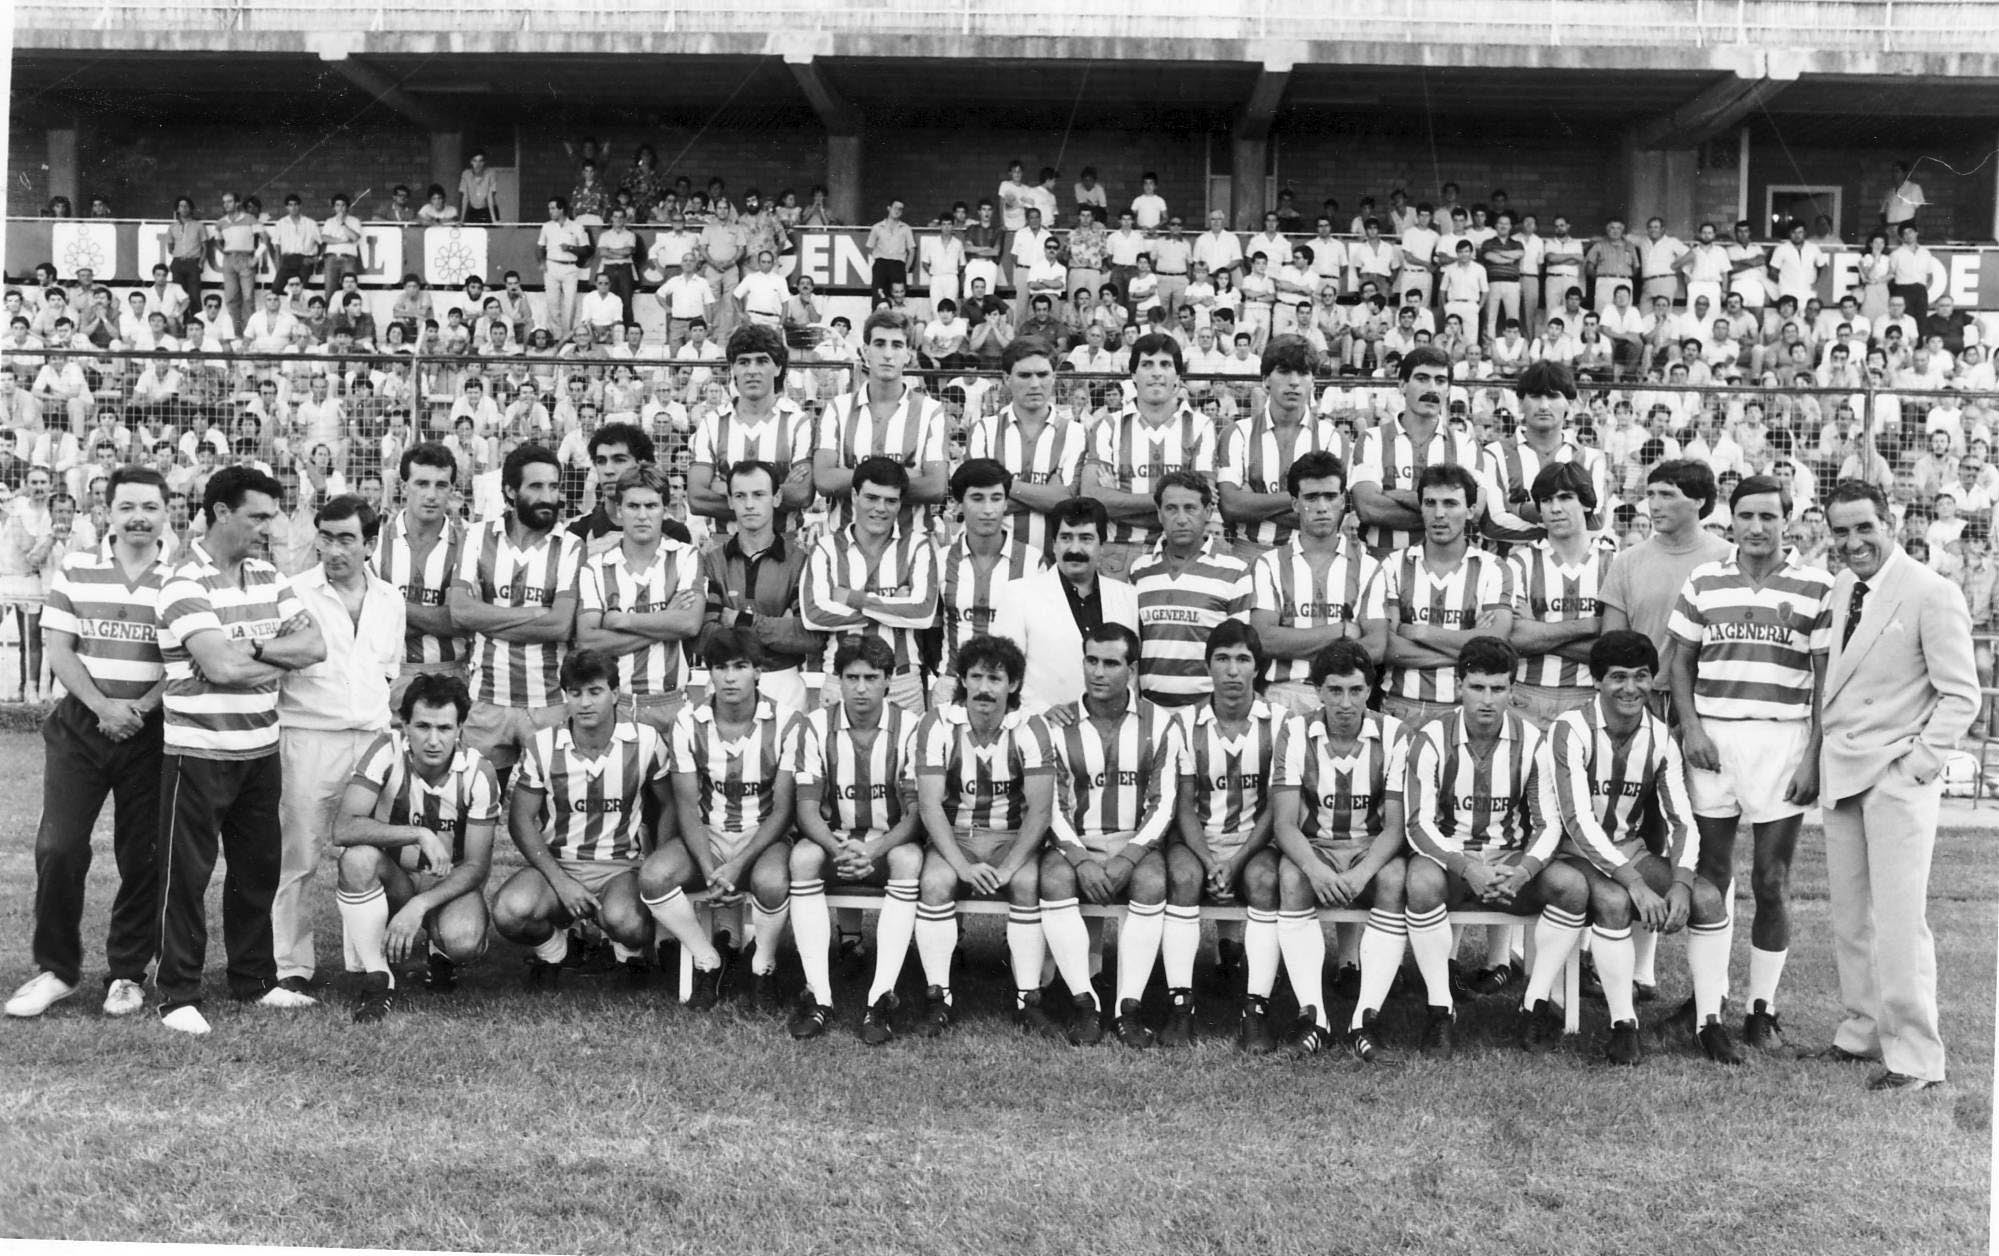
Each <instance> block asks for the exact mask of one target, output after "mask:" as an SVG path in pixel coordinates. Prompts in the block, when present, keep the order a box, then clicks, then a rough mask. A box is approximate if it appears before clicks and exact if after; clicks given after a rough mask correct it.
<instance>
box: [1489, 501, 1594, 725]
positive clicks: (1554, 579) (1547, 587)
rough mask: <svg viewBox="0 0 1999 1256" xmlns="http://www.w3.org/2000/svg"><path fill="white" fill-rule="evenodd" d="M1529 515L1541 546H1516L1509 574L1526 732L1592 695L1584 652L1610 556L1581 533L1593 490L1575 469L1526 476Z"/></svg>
mask: <svg viewBox="0 0 1999 1256" xmlns="http://www.w3.org/2000/svg"><path fill="white" fill-rule="evenodd" d="M1532 492H1533V498H1534V507H1535V515H1536V517H1537V518H1538V519H1539V520H1540V521H1541V526H1542V527H1544V528H1545V529H1546V530H1547V533H1548V535H1547V539H1546V540H1544V541H1539V542H1535V543H1531V544H1525V545H1517V546H1515V547H1514V549H1513V552H1512V554H1510V555H1509V556H1508V557H1507V561H1508V562H1509V563H1510V564H1512V567H1513V627H1512V631H1511V634H1510V636H1511V640H1512V643H1513V648H1514V649H1516V650H1518V651H1519V652H1520V674H1519V675H1518V676H1516V677H1515V678H1514V685H1513V704H1514V706H1515V707H1517V708H1518V709H1519V711H1520V714H1521V715H1523V716H1525V717H1526V719H1527V722H1528V723H1530V724H1532V725H1534V727H1536V728H1539V729H1542V730H1546V728H1547V727H1548V725H1549V724H1550V723H1552V722H1553V721H1554V719H1555V717H1556V716H1558V715H1561V714H1562V713H1563V712H1565V711H1573V710H1576V709H1577V708H1579V707H1583V706H1587V705H1589V703H1590V702H1591V701H1592V700H1593V699H1594V698H1595V697H1596V690H1595V689H1594V688H1592V687H1591V686H1589V685H1588V684H1585V683H1584V682H1585V681H1586V680H1587V679H1588V678H1589V673H1588V666H1589V651H1590V646H1591V644H1592V643H1593V642H1594V641H1595V640H1596V638H1597V634H1598V633H1600V632H1602V631H1603V603H1602V602H1601V601H1600V600H1599V599H1598V597H1597V591H1598V590H1599V589H1601V588H1602V587H1603V581H1604V578H1605V577H1606V576H1607V575H1608V574H1609V572H1610V562H1611V552H1610V551H1609V550H1607V549H1605V548H1603V547H1602V546H1600V545H1598V544H1597V543H1596V541H1595V539H1594V538H1593V537H1591V536H1590V533H1589V524H1588V516H1589V515H1590V513H1591V512H1593V511H1594V510H1595V509H1596V507H1597V502H1598V500H1599V499H1598V497H1597V495H1596V486H1595V485H1593V484H1591V483H1590V478H1589V472H1588V471H1586V470H1584V468H1583V466H1582V464H1580V463H1576V462H1551V463H1549V464H1548V465H1547V466H1544V467H1542V468H1541V469H1540V470H1539V471H1538V472H1536V473H1535V475H1534V487H1533V490H1532Z"/></svg>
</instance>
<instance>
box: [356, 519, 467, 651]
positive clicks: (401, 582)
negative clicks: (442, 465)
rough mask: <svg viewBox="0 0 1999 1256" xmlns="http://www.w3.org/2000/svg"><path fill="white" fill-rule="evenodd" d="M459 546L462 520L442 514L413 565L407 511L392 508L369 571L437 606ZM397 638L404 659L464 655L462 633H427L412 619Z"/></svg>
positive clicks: (418, 602)
mask: <svg viewBox="0 0 1999 1256" xmlns="http://www.w3.org/2000/svg"><path fill="white" fill-rule="evenodd" d="M464 551H465V525H463V524H461V523H459V522H458V521H457V520H456V519H453V518H451V517H450V516H448V515H447V516H446V517H445V520H444V530H443V531H442V532H440V533H439V534H438V538H437V544H435V545H433V546H431V547H430V552H429V553H428V554H425V555H424V556H423V567H422V569H421V570H419V569H418V567H417V564H416V555H415V552H414V551H413V550H412V549H411V548H410V539H409V518H408V515H407V514H406V513H405V512H403V511H400V510H398V511H397V512H396V513H394V514H392V515H390V516H389V518H388V521H387V522H386V523H384V524H383V525H382V539H381V542H380V544H378V545H377V546H376V548H375V574H376V575H378V576H380V577H381V578H382V579H383V580H385V581H386V582H388V583H389V584H392V585H394V586H396V591H397V592H398V593H401V594H402V595H403V601H405V602H408V603H409V604H410V605H412V606H429V607H441V606H443V605H444V604H445V600H446V596H447V595H448V594H449V593H450V592H451V581H452V578H453V577H455V576H456V575H457V574H458V563H459V557H460V555H462V554H463V553H464ZM403 642H404V651H403V662H405V663H456V662H459V661H461V660H463V659H464V658H465V655H466V642H465V638H463V637H458V636H449V637H439V636H433V635H432V634H430V633H427V632H424V631H423V630H422V629H420V628H417V627H416V626H415V625H411V626H410V627H409V628H408V629H407V630H405V632H404V633H403Z"/></svg>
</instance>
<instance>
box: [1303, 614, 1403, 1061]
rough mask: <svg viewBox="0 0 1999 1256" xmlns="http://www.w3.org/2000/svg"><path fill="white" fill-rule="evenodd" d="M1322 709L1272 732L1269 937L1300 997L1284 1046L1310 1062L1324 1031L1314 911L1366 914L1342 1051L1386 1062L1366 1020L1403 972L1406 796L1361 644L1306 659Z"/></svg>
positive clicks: (1322, 941) (1340, 645) (1338, 645)
mask: <svg viewBox="0 0 1999 1256" xmlns="http://www.w3.org/2000/svg"><path fill="white" fill-rule="evenodd" d="M1311 675H1312V683H1313V685H1314V687H1315V688H1317V690H1318V692H1319V701H1320V704H1321V705H1320V707H1319V710H1317V711H1315V712H1313V713H1312V714H1311V715H1310V716H1308V717H1306V718H1305V719H1302V720H1293V721H1292V722H1291V723H1290V724H1289V725H1288V726H1287V727H1286V728H1285V730H1284V732H1283V734H1282V735H1281V736H1280V738H1279V740H1278V745H1277V767H1276V772H1275V775H1274V776H1273V777H1272V780H1271V810H1272V813H1273V816H1274V824H1273V832H1274V833H1275V836H1276V838H1277V845H1278V849H1280V850H1281V851H1283V852H1284V858H1283V862H1282V863H1281V864H1280V865H1279V867H1278V894H1279V900H1278V901H1279V908H1280V913H1281V914H1280V915H1279V916H1278V920H1277V937H1278V943H1279V945H1280V948H1281V950H1282V952H1283V956H1284V967H1285V970H1286V971H1287V972H1288V973H1289V974H1290V977H1291V990H1292V993H1294V994H1296V995H1297V996H1298V1025H1297V1028H1296V1029H1294V1030H1293V1031H1292V1033H1291V1036H1290V1039H1289V1040H1288V1042H1287V1043H1286V1046H1287V1048H1288V1049H1289V1051H1290V1052H1291V1054H1293V1055H1298V1056H1303V1055H1314V1054H1316V1053H1318V1052H1319V1051H1322V1050H1324V1049H1325V1046H1326V1043H1327V1041H1328V1039H1329V1038H1330V1037H1331V1034H1332V1026H1331V1024H1330V1023H1329V1022H1328V1020H1327V1017H1326V998H1325V992H1324V986H1323V980H1322V973H1323V972H1324V969H1325V966H1326V935H1325V932H1324V930H1323V929H1322V928H1321V927H1320V925H1319V908H1321V907H1335V908H1337V907H1355V906H1365V907H1367V908H1368V916H1367V927H1366V929H1365V930H1363V931H1362V933H1361V936H1360V948H1359V950H1360V998H1359V1000H1358V1001H1357V1002H1356V1003H1355V1004H1354V1010H1353V1020H1352V1021H1351V1022H1350V1023H1349V1024H1348V1026H1347V1034H1346V1045H1347V1050H1348V1051H1350V1052H1352V1053H1353V1056H1354V1058H1355V1059H1357V1060H1359V1061H1360V1062H1361V1063H1363V1064H1383V1063H1391V1062H1393V1059H1394V1057H1392V1056H1391V1055H1389V1054H1388V1053H1387V1052H1386V1051H1384V1050H1382V1048H1381V1043H1380V1040H1379V1037H1378V1035H1377V1034H1376V1033H1375V1030H1374V1018H1375V1016H1376V1014H1377V1013H1379V1012H1380V1010H1381V1005H1382V1003H1383V1002H1385V1001H1386V1000H1387V998H1388V990H1389V987H1390V986H1391V985H1393V984H1394V982H1395V974H1396V972H1397V971H1398V970H1399V969H1400V968H1401V967H1402V956H1403V952H1404V949H1405V946H1406V944H1407V941H1408V933H1409V930H1408V927H1407V926H1406V925H1405V924H1404V923H1403V918H1402V899H1403V887H1404V882H1405V878H1406V874H1407V871H1408V864H1409V861H1408V859H1407V857H1406V856H1405V855H1404V853H1403V842H1404V832H1403V804H1402V790H1403V787H1404V777H1405V773H1406V769H1407V765H1406V763H1405V761H1404V757H1405V755H1406V753H1407V750H1408V747H1407V745H1406V743H1405V741H1404V739H1403V730H1402V725H1401V723H1400V722H1399V721H1398V720H1396V718H1395V717H1394V716H1392V715H1383V714H1382V713H1381V712H1379V711H1370V710H1368V709H1367V699H1368V695H1369V694H1370V693H1372V692H1373V691H1374V685H1375V681H1376V680H1377V679H1378V674H1377V672H1376V670H1375V666H1374V660H1373V659H1372V658H1370V657H1369V656H1368V653H1367V651H1366V649H1365V648H1363V647H1362V646H1361V644H1360V642H1358V641H1335V642H1333V643H1332V644H1330V645H1328V646H1326V647H1325V648H1324V649H1322V650H1320V651H1319V652H1318V654H1317V655H1315V656H1314V657H1313V659H1312V672H1311Z"/></svg>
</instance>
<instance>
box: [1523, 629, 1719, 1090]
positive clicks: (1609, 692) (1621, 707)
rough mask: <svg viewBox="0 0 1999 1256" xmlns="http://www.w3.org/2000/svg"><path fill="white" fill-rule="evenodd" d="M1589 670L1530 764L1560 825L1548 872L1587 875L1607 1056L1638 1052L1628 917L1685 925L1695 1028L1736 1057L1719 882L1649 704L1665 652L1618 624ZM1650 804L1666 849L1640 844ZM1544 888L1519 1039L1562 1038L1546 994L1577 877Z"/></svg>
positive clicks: (1561, 959)
mask: <svg viewBox="0 0 1999 1256" xmlns="http://www.w3.org/2000/svg"><path fill="white" fill-rule="evenodd" d="M1589 670H1590V676H1591V677H1593V678H1594V679H1595V681H1596V691H1597V697H1596V701H1594V702H1592V703H1591V704H1590V705H1588V706H1586V707H1584V708H1583V709H1581V710H1580V711H1570V712H1568V713H1567V714H1565V715H1563V716H1561V717H1560V718H1559V719H1557V720H1556V721H1555V722H1554V724H1553V725H1552V726H1550V728H1549V729H1548V739H1547V741H1546V743H1544V744H1543V746H1542V748H1541V754H1540V762H1539V765H1538V769H1537V775H1538V777H1539V784H1540V789H1541V807H1542V809H1543V810H1544V811H1545V812H1546V813H1547V814H1548V816H1549V817H1550V818H1551V819H1552V820H1553V821H1554V822H1555V823H1556V824H1557V825H1558V826H1559V829H1560V832H1561V843H1560V849H1559V852H1558V854H1559V857H1558V858H1557V859H1556V861H1555V862H1554V863H1553V864H1550V865H1549V867H1548V870H1547V871H1546V872H1544V873H1543V874H1542V877H1543V879H1544V880H1549V879H1550V878H1551V877H1552V875H1553V874H1554V873H1556V872H1558V871H1561V870H1564V869H1568V870H1573V871H1576V872H1579V873H1580V874H1581V875H1582V876H1583V878H1584V879H1585V880H1586V881H1587V883H1588V900H1589V901H1588V906H1589V917H1590V921H1591V925H1592V928H1591V934H1592V940H1591V950H1592V953H1593V954H1594V955H1595V956H1596V972H1597V977H1598V978H1599V979H1600V980H1601V981H1602V982H1603V997H1604V1002H1605V1003H1607V1004H1608V1005H1609V1007H1610V1045H1609V1049H1608V1052H1607V1054H1608V1055H1609V1056H1610V1060H1611V1062H1612V1063H1613V1064H1636V1063H1638V1062H1639V1061H1640V1060H1641V1059H1642V1058H1643V1050H1642V1048H1641V1047H1640V1046H1639V1041H1638V1013H1637V1010H1636V1008H1635V1007H1634V1006H1633V1003H1632V969H1633V966H1634V963H1635V959H1634V956H1633V948H1632V943H1631V926H1632V922H1633V921H1634V920H1635V921H1636V922H1637V923H1639V924H1640V925H1642V926H1643V927H1645V928H1646V929H1650V930H1652V931H1653V932H1655V933H1675V932H1678V931H1679V929H1680V928H1681V927H1682V926H1688V931H1687V968H1688V970H1689V972H1690V974H1691V976H1692V977H1693V984H1694V1007H1695V1014H1696V1015H1697V1016H1698V1018H1699V1020H1698V1021H1697V1024H1698V1025H1699V1027H1700V1028H1699V1029H1698V1031H1697V1040H1698V1041H1699V1044H1700V1046H1701V1049H1702V1050H1703V1051H1705V1052H1706V1053H1707V1056H1708V1058H1709V1059H1711V1060H1714V1061H1716V1062H1717V1063H1721V1064H1739V1063H1741V1062H1742V1056H1741V1053H1740V1052H1739V1051H1738V1050H1737V1049H1736V1046H1735V1043H1734V1042H1733V1041H1731V1040H1730V1038H1729V1036H1728V1030H1727V1029H1726V1028H1725V1027H1724V1026H1723V1025H1722V1023H1721V1020H1720V1013H1721V995H1722V988H1723V986H1724V984H1725V983H1726V982H1727V980H1728V933H1727V922H1726V919H1725V917H1724V915H1723V912H1722V902H1721V892H1720V891H1719V890H1717V889H1715V888H1714V886H1712V885H1710V884H1709V883H1708V882H1706V881H1704V880H1702V879H1700V878H1699V877H1697V876H1695V875H1694V867H1695V862H1696V860H1697V858H1698V856H1699V853H1700V840H1699V835H1698V832H1697V830H1696V829H1695V827H1694V816H1693V808H1692V806H1691V804H1690V803H1689V802H1688V800H1687V786H1686V779H1685V777H1684V776H1683V775H1682V772H1683V768H1682V765H1681V759H1680V747H1679V745H1678V743H1676V742H1675V741H1674V740H1673V737H1672V734H1671V733H1670V732H1669V731H1668V730H1667V728H1666V722H1665V721H1664V720H1662V719H1659V718H1658V717H1657V716H1655V715H1653V714H1652V713H1651V711H1650V710H1649V709H1648V708H1647V706H1646V700H1647V699H1648V698H1649V697H1650V696H1651V693H1652V677H1653V676H1654V675H1655V674H1656V673H1657V672H1658V670H1659V652H1658V650H1657V649H1656V648H1654V647H1653V645H1652V641H1651V639H1650V638H1649V637H1647V636H1645V635H1644V634H1643V633H1639V632H1632V631H1630V630H1628V629H1618V630H1616V631H1614V632H1607V633H1605V634H1603V636H1601V637H1599V638H1597V641H1596V644H1595V645H1593V646H1591V647H1590V656H1589ZM1648 814H1650V815H1654V816H1656V817H1657V818H1658V819H1659V820H1660V821H1661V822H1662V823H1661V824H1659V825H1655V826H1653V828H1654V830H1655V831H1656V832H1658V833H1659V834H1660V840H1661V842H1662V844H1663V846H1664V849H1663V850H1653V849H1651V848H1649V847H1648V846H1647V844H1646V838H1645V833H1646V829H1647V825H1646V823H1645V820H1646V817H1647V815H1648ZM1550 883H1551V885H1553V884H1554V883H1553V882H1552V881H1551V882H1550ZM1545 897H1547V898H1548V899H1549V907H1548V910H1547V911H1545V912H1543V913H1542V916H1541V923H1540V924H1539V925H1537V926H1536V927H1535V932H1534V941H1535V954H1534V971H1533V972H1532V973H1531V974H1529V976H1528V980H1527V997H1526V1003H1525V1004H1524V1006H1523V1007H1522V1010H1521V1018H1522V1019H1523V1021H1525V1022H1526V1023H1525V1024H1524V1025H1523V1027H1522V1028H1523V1041H1524V1042H1525V1043H1526V1045H1527V1047H1528V1049H1529V1050H1533V1051H1544V1050H1546V1049H1547V1048H1548V1047H1549V1046H1550V1045H1552V1044H1554V1043H1556V1042H1559V1041H1560V1039H1561V1028H1560V1025H1559V1023H1558V1022H1556V1020H1555V1018H1554V1016H1553V1015H1552V1014H1551V1012H1550V1010H1549V1007H1548V1003H1547V996H1548V992H1549V991H1550V990H1552V989H1553V988H1554V983H1555V976H1556V974H1558V973H1560V972H1561V971H1562V967H1563V965H1565V964H1566V963H1568V958H1569V954H1570V952H1572V951H1574V950H1575V948H1576V944H1577V942H1578V941H1579V940H1580V939H1581V937H1582V912H1581V908H1582V903H1581V902H1580V901H1579V899H1578V898H1577V896H1576V895H1575V893H1574V891H1573V888H1572V886H1570V885H1569V883H1568V882H1567V881H1566V880H1564V881H1562V882H1561V883H1560V884H1559V885H1558V886H1556V887H1555V890H1554V891H1553V892H1550V893H1549V894H1547V895H1545ZM1558 900H1559V902H1558Z"/></svg>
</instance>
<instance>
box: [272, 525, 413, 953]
mask: <svg viewBox="0 0 1999 1256" xmlns="http://www.w3.org/2000/svg"><path fill="white" fill-rule="evenodd" d="M313 522H314V526H315V527H316V528H317V530H318V540H317V542H316V544H317V549H318V554H319V564H318V565H317V566H315V567H313V568H311V569H310V570H308V571H306V572H304V573H302V574H300V575H298V576H295V577H293V578H292V581H291V585H292V589H293V590H294V591H295V592H296V593H297V595H298V598H299V601H300V602H301V603H302V604H303V605H304V608H305V611H306V613H307V614H308V615H310V616H311V617H312V621H313V624H314V625H315V626H316V627H317V628H318V630H319V635H320V637H321V639H322V640H324V641H325V643H326V655H325V657H324V658H323V659H322V660H321V661H319V662H317V663H314V664H312V665H311V666H310V667H302V668H298V669H296V670H294V671H291V672H287V673H285V675H284V677H283V680H282V682H281V683H280V685H279V687H278V727H279V742H278V755H279V764H280V767H281V769H282V771H283V774H284V789H283V793H282V795H281V797H280V802H279V807H278V826H279V832H280V834H281V838H282V854H281V856H280V860H279V873H278V888H277V894H276V896H275V897H274V898H273V899H272V900H271V934H272V942H273V949H274V950H275V952H276V956H277V976H278V983H279V985H281V986H284V987H285V988H287V989H292V990H296V991H299V992H300V993H303V992H304V989H305V986H306V985H307V984H308V983H309V982H311V981H312V979H313V977H314V976H315V974H316V971H317V962H316V958H315V956H314V953H313V945H312V934H313V921H312V916H313V904H312V903H311V902H310V901H308V897H307V895H308V893H309V891H310V889H311V886H312V881H313V874H314V871H315V870H316V869H317V868H318V866H319V863H320V857H321V855H322V854H323V853H324V852H325V850H326V846H327V843H328V841H329V840H330V839H331V837H332V834H333V821H334V817H335V815H336V814H337V812H338V808H339V806H340V799H341V796H342V794H343V793H345V791H346V788H347V780H348V778H349V777H350V776H351V775H353V772H354V766H355V763H356V762H357V761H358V760H359V758H360V756H361V753H362V752H363V751H365V750H366V749H367V748H368V746H369V745H370V744H371V743H372V742H373V741H374V739H375V737H376V736H377V735H378V734H380V733H382V732H383V731H385V730H386V729H387V728H388V725H389V686H390V684H391V683H392V682H393V681H394V680H395V679H396V676H397V675H398V674H399V673H400V672H401V670H402V659H403V649H404V642H403V632H404V628H405V626H406V625H405V620H406V618H407V608H406V607H405V606H404V604H403V597H402V593H401V592H400V591H399V590H398V589H397V588H396V587H395V586H394V585H392V584H390V583H388V582H387V581H386V580H383V579H382V578H381V577H380V576H377V575H376V574H375V573H374V572H373V571H372V570H370V568H369V563H370V561H371V560H372V558H373V556H374V551H375V541H376V538H377V536H378V535H379V533H380V531H381V518H380V516H379V515H378V514H376V511H375V507H374V506H372V505H371V504H369V503H368V502H366V501H364V500H362V499H361V498H360V497H358V496H354V495H351V494H350V495H345V496H340V497H335V498H333V499H331V500H330V501H328V502H327V503H326V504H325V505H323V506H321V507H320V508H319V510H318V512H317V513H316V514H315V515H314V519H313Z"/></svg>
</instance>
